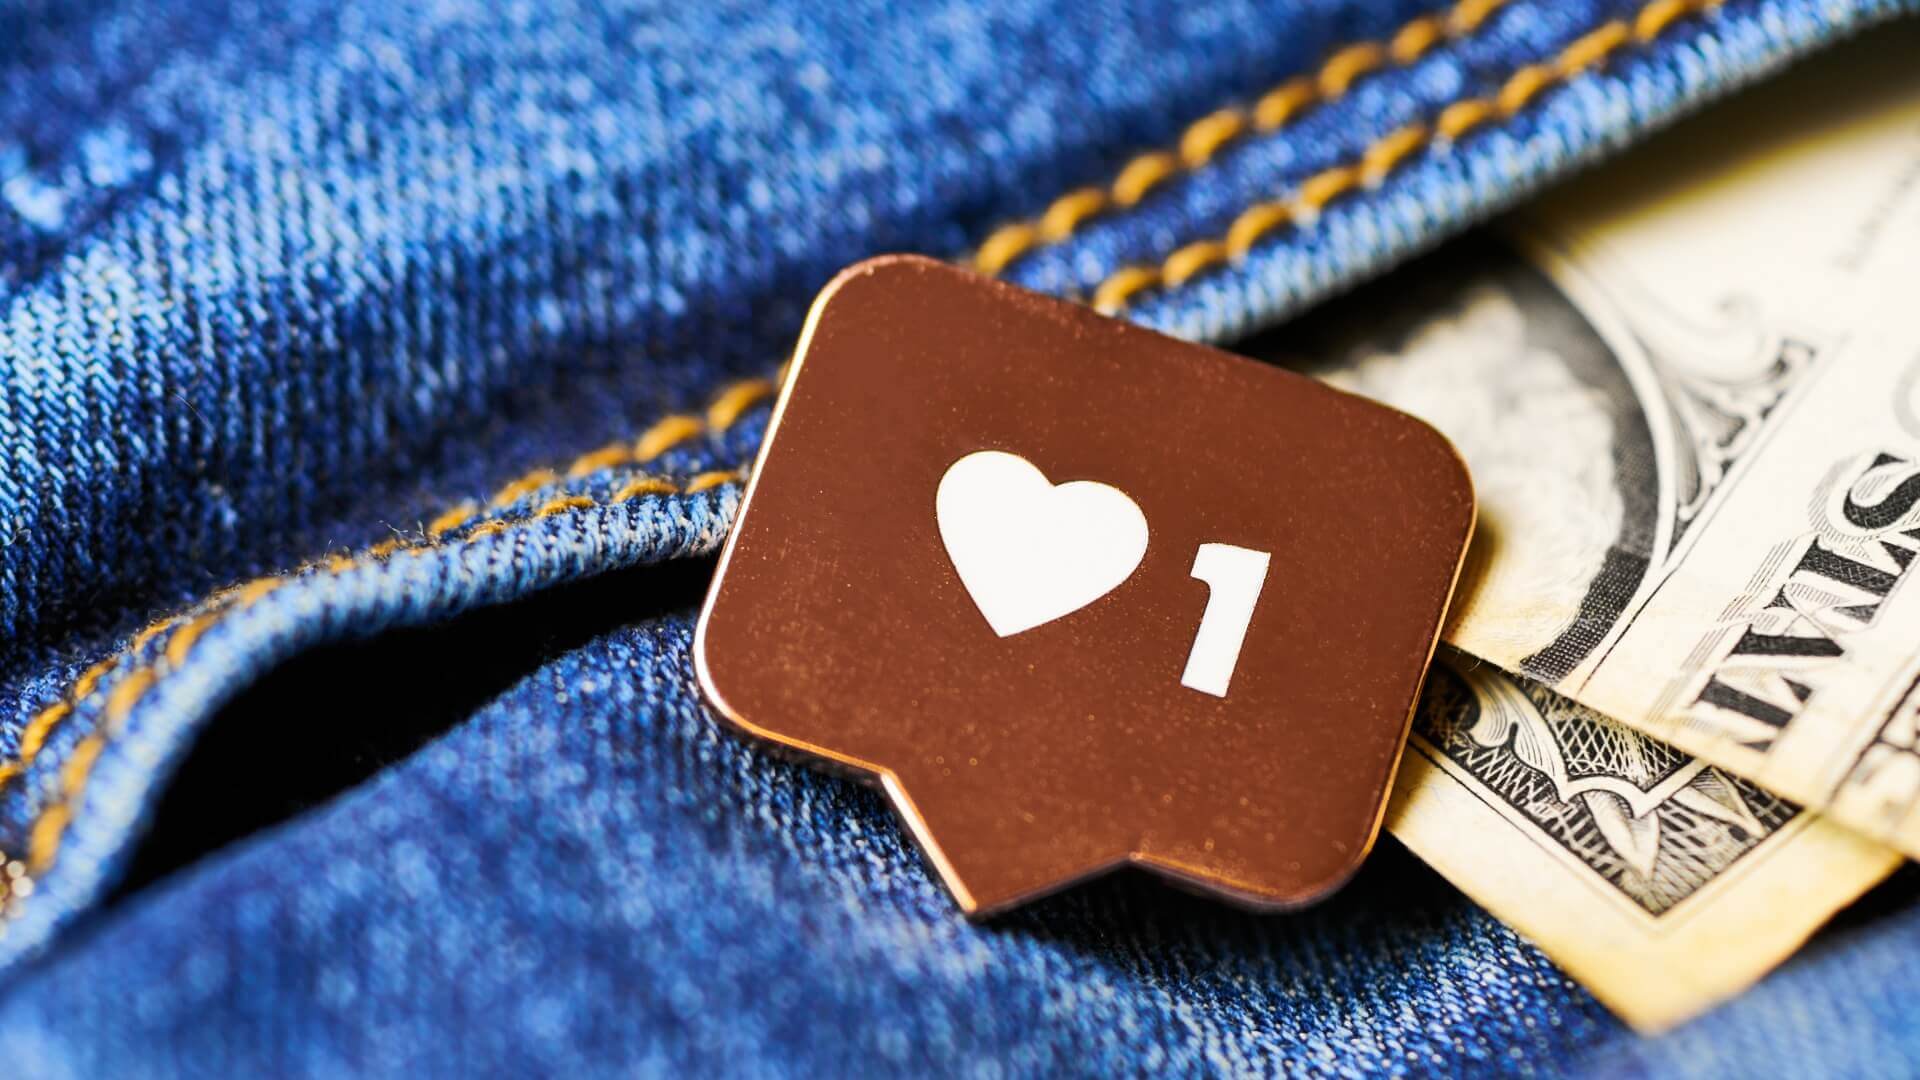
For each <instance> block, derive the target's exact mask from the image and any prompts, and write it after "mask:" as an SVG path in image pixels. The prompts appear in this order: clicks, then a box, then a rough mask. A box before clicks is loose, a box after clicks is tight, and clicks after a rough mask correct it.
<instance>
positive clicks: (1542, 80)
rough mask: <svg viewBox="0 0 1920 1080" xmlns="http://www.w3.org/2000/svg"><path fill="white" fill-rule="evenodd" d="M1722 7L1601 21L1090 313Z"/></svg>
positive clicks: (1660, 4) (1111, 308) (1661, 10)
mask: <svg viewBox="0 0 1920 1080" xmlns="http://www.w3.org/2000/svg"><path fill="white" fill-rule="evenodd" d="M1721 2H1722V0H1650V2H1649V3H1647V4H1645V5H1644V6H1642V7H1641V8H1640V9H1639V10H1638V11H1637V12H1635V14H1634V16H1633V18H1631V19H1609V20H1607V21H1605V22H1602V23H1600V24H1599V25H1597V26H1595V27H1594V28H1593V29H1591V30H1589V31H1587V32H1586V33H1584V34H1582V35H1581V36H1580V37H1579V38H1577V39H1575V40H1574V41H1573V42H1572V43H1570V44H1568V45H1567V46H1565V47H1564V48H1562V49H1561V50H1560V51H1559V52H1557V53H1555V54H1554V56H1553V57H1552V58H1551V59H1548V60H1546V61H1542V62H1537V63H1531V64H1526V65H1523V66H1521V67H1520V68H1517V69H1515V70H1514V71H1513V72H1512V73H1511V74H1510V75H1508V76H1507V78H1506V79H1505V81H1503V82H1502V83H1501V84H1500V88H1499V89H1498V90H1496V91H1495V92H1493V93H1492V94H1486V95H1480V96H1475V97H1462V98H1459V99H1456V100H1455V101H1453V102H1452V103H1450V104H1448V105H1447V106H1445V107H1444V108H1442V109H1441V110H1440V111H1439V112H1438V113H1437V114H1435V116H1434V117H1433V119H1432V120H1431V121H1430V122H1426V123H1413V124H1408V125H1406V126H1404V127H1401V128H1398V129H1396V130H1394V131H1391V132H1388V133H1387V134H1386V135H1383V136H1381V137H1380V138H1379V139H1376V140H1375V141H1374V142H1373V143H1371V144H1370V145H1368V146H1367V147H1366V149H1364V150H1362V151H1361V153H1360V155H1359V157H1358V158H1356V159H1355V160H1353V161H1350V162H1347V163H1345V164H1342V165H1335V166H1332V167H1331V168H1328V169H1325V170H1322V171H1321V172H1319V173H1316V174H1314V175H1313V176H1310V177H1308V178H1307V179H1305V180H1303V181H1301V183H1300V184H1299V186H1298V187H1296V188H1295V189H1294V191H1293V194H1292V196H1291V197H1290V198H1282V199H1274V200H1270V201H1267V202H1261V203H1255V204H1254V205H1252V206H1250V207H1247V208H1246V209H1245V210H1242V211H1241V212H1240V213H1239V214H1238V215H1236V216H1235V217H1234V219H1233V221H1232V223H1231V224H1229V225H1228V226H1227V229H1226V231H1225V232H1224V233H1222V234H1220V235H1219V236H1214V237H1208V238H1206V239H1202V240H1195V241H1193V242H1191V243H1188V244H1185V245H1182V246H1181V247H1179V248H1177V249H1175V250H1174V251H1173V253H1172V254H1170V255H1167V256H1166V257H1165V258H1163V259H1162V260H1161V261H1160V262H1159V263H1158V264H1156V265H1146V264H1135V265H1132V266H1124V267H1121V268H1120V269H1118V270H1115V271H1114V272H1113V273H1111V274H1109V275H1107V277H1106V278H1105V279H1104V280H1102V281H1101V282H1100V283H1099V284H1098V285H1097V286H1095V287H1094V290H1093V299H1092V303H1093V307H1094V309H1095V310H1097V311H1099V312H1101V313H1102V314H1105V315H1117V314H1119V313H1120V312H1122V311H1125V310H1126V309H1127V307H1128V305H1129V304H1131V303H1132V301H1133V299H1134V297H1135V296H1137V295H1139V294H1141V293H1143V292H1147V291H1149V290H1152V289H1161V288H1174V287H1178V286H1180V285H1182V284H1184V283H1186V282H1187V281H1188V280H1190V279H1191V278H1193V277H1194V276H1196V275H1198V274H1200V273H1202V272H1204V271H1207V270H1212V269H1216V268H1219V267H1223V266H1227V265H1230V264H1231V265H1238V264H1240V263H1242V262H1244V261H1245V260H1246V258H1247V255H1248V254H1249V253H1250V252H1251V251H1252V250H1253V247H1254V245H1256V244H1258V243H1260V242H1261V241H1262V240H1264V239H1266V238H1267V237H1268V236H1270V235H1272V234H1273V233H1274V232H1275V231H1277V230H1279V229H1281V228H1283V227H1284V226H1287V225H1290V224H1291V225H1293V226H1295V227H1297V228H1302V229H1304V228H1308V227H1310V226H1312V225H1313V223H1314V222H1315V221H1316V220H1317V219H1318V217H1319V215H1320V211H1321V210H1322V209H1324V208H1325V207H1326V206H1327V204H1328V203H1331V202H1333V201H1334V200H1336V199H1339V198H1341V197H1343V196H1345V195H1349V194H1352V193H1353V192H1356V191H1362V190H1371V189H1373V188H1377V187H1379V186H1380V184H1381V183H1383V182H1384V181H1385V180H1386V179H1387V178H1388V177H1389V176H1391V175H1392V174H1393V173H1394V172H1395V171H1396V170H1397V169H1399V168H1400V167H1401V166H1402V165H1405V164H1407V163H1408V162H1409V161H1411V160H1412V159H1413V158H1414V157H1415V156H1416V155H1418V154H1419V153H1421V152H1422V151H1429V150H1433V151H1437V150H1443V149H1445V148H1446V147H1448V146H1450V145H1452V144H1453V143H1454V142H1456V141H1458V140H1459V139H1461V138H1464V137H1465V136H1467V135H1469V134H1471V133H1472V132H1474V131H1476V130H1478V129H1480V128H1482V127H1484V126H1485V125H1487V124H1488V123H1492V122H1495V121H1502V120H1510V119H1512V118H1514V117H1515V116H1517V115H1519V114H1520V113H1521V112H1522V111H1524V110H1525V109H1526V108H1527V107H1528V106H1529V105H1531V104H1532V103H1533V102H1534V101H1536V100H1537V99H1538V98H1539V96H1540V95H1541V94H1542V93H1544V92H1546V91H1547V90H1550V89H1552V88H1553V87H1555V86H1558V85H1560V84H1562V83H1565V82H1567V81H1569V80H1571V79H1573V78H1574V77H1575V76H1578V75H1581V74H1584V73H1586V72H1589V71H1592V70H1594V69H1595V68H1598V67H1600V66H1602V65H1604V64H1605V63H1606V62H1607V61H1608V60H1610V59H1611V58H1612V57H1613V56H1614V54H1615V53H1617V52H1618V51H1619V50H1620V49H1621V48H1622V47H1624V46H1627V45H1629V44H1648V43H1651V42H1653V41H1654V40H1655V39H1657V38H1658V37H1659V36H1660V35H1661V34H1662V33H1664V32H1665V31H1666V29H1667V28H1668V27H1670V26H1672V25H1673V24H1674V23H1675V22H1677V21H1678V20H1680V19H1681V18H1684V17H1685V16H1688V15H1695V14H1702V13H1705V12H1708V11H1711V10H1713V9H1714V8H1717V7H1719V6H1720V3H1721Z"/></svg>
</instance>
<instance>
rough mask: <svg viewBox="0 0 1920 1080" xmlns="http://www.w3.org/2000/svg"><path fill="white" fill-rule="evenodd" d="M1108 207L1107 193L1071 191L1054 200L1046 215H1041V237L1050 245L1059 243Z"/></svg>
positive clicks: (1090, 189)
mask: <svg viewBox="0 0 1920 1080" xmlns="http://www.w3.org/2000/svg"><path fill="white" fill-rule="evenodd" d="M1106 205H1107V193H1106V192H1104V191H1101V190H1100V189H1099V188H1081V189H1080V190H1078V191H1069V192H1067V193H1066V194H1065V195H1062V196H1060V197H1059V198H1057V199H1055V200H1053V202H1052V204H1051V205H1049V206H1048V207H1047V209H1046V212H1045V213H1042V214H1041V215H1040V224H1039V230H1040V236H1041V238H1042V239H1044V240H1046V241H1047V242H1048V243H1058V242H1059V241H1061V240H1065V239H1066V238H1067V237H1068V236H1070V235H1072V234H1073V230H1075V229H1077V228H1079V227H1080V223H1081V222H1082V221H1085V220H1087V218H1089V217H1091V216H1093V215H1094V214H1097V213H1099V212H1100V209H1101V208H1102V207H1104V206H1106Z"/></svg>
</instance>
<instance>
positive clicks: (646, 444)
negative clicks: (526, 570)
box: [0, 378, 776, 901]
mask: <svg viewBox="0 0 1920 1080" xmlns="http://www.w3.org/2000/svg"><path fill="white" fill-rule="evenodd" d="M775 388H776V383H775V381H774V380H772V379H766V378H754V379H743V380H740V381H738V382H734V383H731V384H729V385H728V386H727V387H725V388H724V389H723V390H721V391H720V393H719V394H718V395H716V396H715V397H714V399H713V401H712V403H711V404H710V405H708V407H707V409H706V411H705V413H704V414H702V415H699V416H695V415H691V414H673V415H669V416H667V417H664V418H663V419H661V420H659V421H658V422H656V423H655V424H653V425H652V426H651V427H649V428H647V430H646V431H644V432H642V433H641V435H640V437H639V438H637V439H634V440H632V441H631V442H622V443H616V444H613V445H611V446H606V447H602V448H601V449H599V450H595V451H592V452H590V453H587V454H583V455H581V456H580V457H578V458H576V459H575V460H574V461H573V462H572V463H571V464H570V465H568V467H567V469H566V470H565V476H564V477H563V476H562V474H561V473H559V472H555V471H554V470H551V469H535V470H533V471H531V472H528V473H525V474H523V475H521V476H518V477H515V478H514V479H512V480H510V481H508V482H506V483H505V484H503V485H501V486H500V488H499V489H498V490H496V491H495V492H494V493H493V495H492V496H491V497H489V498H488V499H487V500H486V502H485V504H484V506H482V505H481V504H477V503H473V502H467V503H462V504H460V505H458V506H455V507H452V508H451V509H449V510H447V511H445V512H443V513H441V514H439V515H437V516H436V517H434V518H433V519H432V520H431V521H429V522H428V523H427V524H426V526H425V528H424V529H423V530H422V535H421V536H419V537H407V536H396V537H393V538H391V539H388V540H383V541H381V542H379V543H377V544H374V545H372V546H371V547H368V548H367V549H366V550H365V551H364V552H362V553H361V556H360V557H359V558H354V557H352V556H348V555H344V554H332V555H327V556H323V557H322V558H320V559H318V560H316V561H314V562H311V563H308V564H306V565H305V566H303V567H300V568H297V569H296V570H295V571H294V573H295V574H299V573H302V572H308V571H313V570H318V571H321V572H325V573H331V574H338V573H342V572H344V571H347V570H350V569H353V568H354V567H356V566H359V565H362V564H364V563H365V562H367V561H369V560H379V559H386V558H390V557H392V556H394V555H397V554H400V553H401V552H403V551H409V550H416V549H421V548H427V547H432V546H435V545H436V544H437V543H438V542H440V541H442V540H444V539H445V538H446V537H448V536H449V534H452V533H454V532H456V531H458V530H461V529H462V528H465V529H466V533H465V537H466V539H469V540H472V539H476V538H479V537H484V536H490V535H493V534H495V533H498V532H501V531H503V530H504V529H505V528H506V527H507V525H508V524H509V521H508V520H507V519H505V518H502V517H498V516H496V517H493V518H491V519H488V520H480V519H481V516H482V514H483V513H484V512H485V511H486V510H494V511H498V510H501V509H504V508H507V507H510V506H512V505H514V504H516V503H518V502H519V501H521V500H522V499H524V498H525V497H526V496H528V495H531V494H533V493H534V492H536V491H538V490H540V489H542V488H545V487H547V486H549V485H551V484H554V483H559V482H561V481H563V480H564V479H574V478H583V477H586V476H588V475H590V474H593V473H597V472H601V471H604V470H608V469H613V468H618V467H624V466H640V465H645V464H647V463H649V462H652V461H654V460H655V459H657V458H659V457H660V456H662V455H664V454H665V453H667V452H668V451H669V450H672V449H675V448H676V447H679V446H681V445H682V444H684V443H687V442H689V441H691V440H694V439H697V438H700V437H702V436H704V435H706V434H709V433H711V432H718V431H724V430H725V429H727V428H729V427H731V426H732V425H733V424H734V423H735V422H736V421H738V420H739V419H740V418H741V417H742V416H743V415H745V414H746V412H747V411H748V410H749V409H751V408H752V407H753V406H754V405H756V404H759V403H760V402H762V401H765V400H766V399H767V398H768V397H771V396H772V394H773V392H774V390H775ZM738 475H739V470H737V469H734V470H719V471H714V472H707V473H702V474H700V475H698V476H696V477H694V478H693V479H691V480H689V481H688V482H687V483H686V484H684V485H677V484H675V483H674V482H672V481H671V480H667V479H665V478H662V477H655V476H643V477H640V478H639V479H636V480H633V481H631V482H629V483H627V484H626V485H625V486H623V487H622V488H621V489H620V490H619V491H617V492H615V493H614V495H613V497H612V500H611V501H612V502H614V503H621V502H626V501H629V500H632V499H635V498H639V497H642V496H647V495H667V494H689V493H697V492H701V491H706V490H709V489H711V488H713V487H716V486H718V485H720V484H723V483H726V482H728V481H730V480H733V479H735V478H737V477H738ZM594 505H598V504H596V503H594V502H593V500H591V499H589V498H587V497H586V496H580V495H563V496H559V497H556V498H553V499H550V500H548V501H546V502H544V503H542V504H540V505H539V506H537V507H535V508H533V509H532V511H531V513H530V514H529V515H528V516H529V517H531V518H536V519H537V518H545V517H552V516H554V515H556V514H560V513H565V512H567V511H570V510H579V509H586V508H588V507H591V506H594ZM285 580H287V579H286V578H283V577H278V576H276V577H266V578H259V579H256V580H254V581H250V582H247V583H245V584H242V585H238V586H234V587H231V588H228V589H224V590H221V591H220V592H217V593H214V594H213V595H212V596H210V597H208V599H207V600H206V601H205V602H204V603H203V604H201V605H200V606H199V607H198V608H197V609H195V610H192V611H188V612H185V613H181V614H174V615H169V616H166V617H164V618H161V619H157V620H155V621H153V622H151V623H149V624H147V625H146V626H145V627H143V628H142V629H141V630H140V631H139V632H137V633H135V634H134V635H133V637H132V639H131V640H129V641H128V643H127V645H126V646H125V647H124V648H122V649H121V650H119V651H118V652H116V653H115V654H113V655H112V656H109V657H107V658H106V659H103V660H101V661H99V662H97V663H95V664H93V665H92V666H91V667H89V668H87V670H86V671H84V672H83V673H82V674H81V675H80V677H79V678H78V679H75V680H74V682H73V684H72V686H71V687H69V688H68V691H67V693H66V694H65V695H63V696H62V697H61V698H60V699H59V700H57V701H55V702H53V703H52V704H50V705H48V706H46V707H45V708H43V709H41V710H40V711H39V712H38V713H36V714H34V716H33V718H32V719H31V720H29V721H28V722H27V725H26V727H25V728H24V729H23V730H22V732H21V736H20V745H19V750H18V752H17V754H16V755H15V756H14V758H13V759H12V760H9V761H4V762H0V786H4V785H5V784H7V783H9V782H10V781H12V780H13V779H15V778H17V777H20V776H22V775H24V774H25V772H26V771H27V768H28V767H29V766H31V765H32V764H33V762H34V760H35V759H36V758H37V757H38V756H39V755H40V753H41V751H42V750H43V749H44V748H45V747H46V745H47V741H48V739H49V738H50V737H51V736H52V735H53V734H54V732H55V731H56V730H58V728H59V727H60V726H61V725H62V724H63V723H64V722H65V721H66V720H67V719H68V718H69V717H71V716H73V715H74V713H75V712H76V711H77V710H79V709H80V708H81V707H82V706H83V705H85V704H86V703H87V702H88V701H89V700H91V699H92V698H93V697H94V695H95V694H96V693H97V692H98V691H99V690H100V689H101V688H102V686H103V685H105V684H106V683H107V682H108V681H109V680H108V676H109V675H110V674H111V673H112V672H113V671H114V670H115V669H116V668H118V667H120V666H121V665H123V664H125V663H126V662H127V661H128V659H129V658H131V657H135V656H139V655H141V654H142V653H144V652H146V651H147V648H148V646H149V645H150V644H151V643H152V642H153V641H154V640H155V639H156V638H159V637H161V636H162V635H167V642H166V645H165V646H164V648H163V650H162V652H161V655H160V657H159V658H158V659H157V660H156V661H155V662H154V663H153V664H150V665H148V666H147V667H144V668H142V669H139V670H137V671H135V672H134V673H132V674H131V675H129V676H127V677H126V678H124V679H122V680H120V681H118V682H117V683H116V684H115V685H114V688H113V690H112V691H110V692H109V695H108V700H107V703H106V707H105V709H104V716H105V724H104V726H103V728H102V729H96V730H95V731H93V732H91V733H89V734H88V735H87V736H86V737H85V738H83V739H82V740H81V741H80V742H79V743H77V744H76V745H75V748H74V751H73V752H72V754H70V755H69V757H68V760H67V762H66V763H64V764H63V765H62V768H61V786H62V789H63V790H73V791H77V790H78V788H79V786H80V785H81V784H83V783H84V781H85V776H86V774H87V773H88V772H89V771H90V770H91V768H92V763H93V759H94V758H95V757H96V756H97V755H98V754H99V752H100V749H101V748H102V747H103V743H104V740H103V737H102V730H109V729H115V728H117V727H118V726H119V725H120V724H121V723H123V722H124V719H125V715H126V710H128V709H131V708H132V707H133V705H134V704H135V703H136V702H137V701H138V700H139V699H140V697H141V696H143V695H144V694H145V693H146V691H147V689H148V688H149V687H150V686H151V683H152V680H153V678H154V677H156V675H157V673H158V672H160V671H171V670H173V669H175V668H178V667H179V666H180V665H181V664H183V663H184V662H185V661H186V658H187V654H188V653H189V652H190V651H191V650H192V648H193V645H194V643H195V642H197V641H198V640H199V639H200V637H201V635H203V634H204V633H206V631H207V630H209V629H210V628H212V626H213V625H214V624H215V623H216V622H218V621H219V620H220V619H222V618H225V617H226V616H228V615H230V614H232V613H234V612H236V611H240V610H244V609H246V608H248V607H251V606H252V605H253V604H254V603H256V602H257V601H259V600H260V599H261V598H262V597H264V596H266V595H267V594H268V593H270V592H272V591H273V590H274V589H276V588H278V587H279V586H280V585H281V584H282V583H283V582H284V581H285ZM130 687H131V688H132V689H131V690H130V689H129V688H130ZM76 763H77V764H76ZM70 803H71V799H70V798H63V799H62V800H60V802H59V803H56V804H54V805H53V806H50V807H49V808H48V809H47V810H45V811H43V812H42V813H41V814H40V816H39V817H38V818H37V819H36V820H35V821H34V823H33V825H32V826H31V828H30V830H29V836H28V851H29V855H28V858H27V860H26V862H25V864H24V865H25V866H26V867H27V869H28V871H30V872H34V873H37V872H39V871H40V870H42V869H43V868H44V865H45V862H50V860H51V852H52V851H53V850H54V849H55V848H57V846H58V838H59V836H60V835H61V834H62V833H63V832H64V830H65V826H66V820H67V817H68V816H69V815H70V810H69V809H67V806H68V805H69V804H70ZM43 859H44V860H45V861H43ZM10 865H11V862H10V861H9V860H6V859H4V858H0V901H4V900H6V899H7V898H8V897H9V896H17V895H18V893H19V890H20V884H19V882H20V881H22V880H26V881H30V880H31V878H30V877H28V878H22V877H19V876H18V875H16V876H14V877H11V878H9V877H7V868H8V867H9V866H10ZM30 887H31V886H30V885H29V886H27V888H30Z"/></svg>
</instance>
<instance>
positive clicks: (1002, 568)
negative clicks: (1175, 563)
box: [934, 450, 1147, 637]
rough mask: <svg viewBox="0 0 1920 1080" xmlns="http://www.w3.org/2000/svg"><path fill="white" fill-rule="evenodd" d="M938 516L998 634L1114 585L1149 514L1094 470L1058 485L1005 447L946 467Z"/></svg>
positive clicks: (1127, 570) (1130, 561) (964, 580)
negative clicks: (1086, 476) (1090, 476)
mask: <svg viewBox="0 0 1920 1080" xmlns="http://www.w3.org/2000/svg"><path fill="white" fill-rule="evenodd" d="M934 516H935V518H936V519H937V520H938V521H939V523H940V539H941V540H942V541H943V542H945V544H946V545H947V557H948V558H950V559H952V560H953V568H954V569H955V570H957V571H958V572H959V574H960V583H961V584H963V585H965V586H966V587H967V593H968V595H970V596H972V597H973V602H974V604H975V605H976V606H978V607H979V608H980V614H982V615H985V616H986V617H987V625H988V626H991V627H993V632H994V633H996V634H998V635H1000V636H1001V637H1008V636H1010V635H1013V634H1017V633H1019V632H1021V631H1022V630H1031V629H1033V628H1034V627H1036V626H1039V625H1041V624H1042V623H1049V622H1052V621H1053V620H1055V619H1057V618H1059V617H1061V616H1062V615H1067V614H1070V613H1072V612H1075V611H1078V610H1080V609H1081V608H1083V607H1086V606H1087V605H1088V604H1091V603H1093V602H1094V601H1095V600H1098V599H1100V598H1101V597H1103V596H1105V595H1107V594H1108V593H1110V592H1112V591H1113V590H1114V589H1116V588H1118V587H1119V585H1120V583H1121V582H1123V581H1125V580H1127V578H1128V576H1129V575H1131V574H1132V573H1133V570H1134V567H1136V566H1139V565H1140V560H1141V558H1142V557H1143V556H1145V555H1146V553H1147V516H1146V515H1145V514H1142V513H1141V512H1140V507H1139V506H1137V505H1136V504H1135V503H1134V501H1133V500H1132V499H1129V498H1128V497H1127V496H1126V493H1125V492H1123V491H1121V490H1120V489H1119V488H1116V487H1113V486H1111V485H1109V484H1101V483H1096V482H1094V481H1092V480H1075V481H1072V482H1071V483H1066V484H1060V485H1058V486H1056V485H1054V484H1052V483H1050V482H1048V480H1047V477H1046V475H1045V474H1044V473H1042V472H1041V471H1040V470H1039V469H1037V468H1035V467H1034V466H1033V464H1032V463H1031V462H1029V461H1028V460H1027V459H1025V458H1023V457H1019V456H1018V455H1015V454H1007V453H1002V452H1001V451H998V450H981V451H977V452H975V453H972V454H968V455H967V456H965V457H963V458H961V459H960V460H959V461H956V462H954V463H953V464H952V465H950V466H948V467H947V474H946V475H945V476H943V477H941V478H940V490H939V492H938V493H937V494H936V495H935V496H934Z"/></svg>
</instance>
